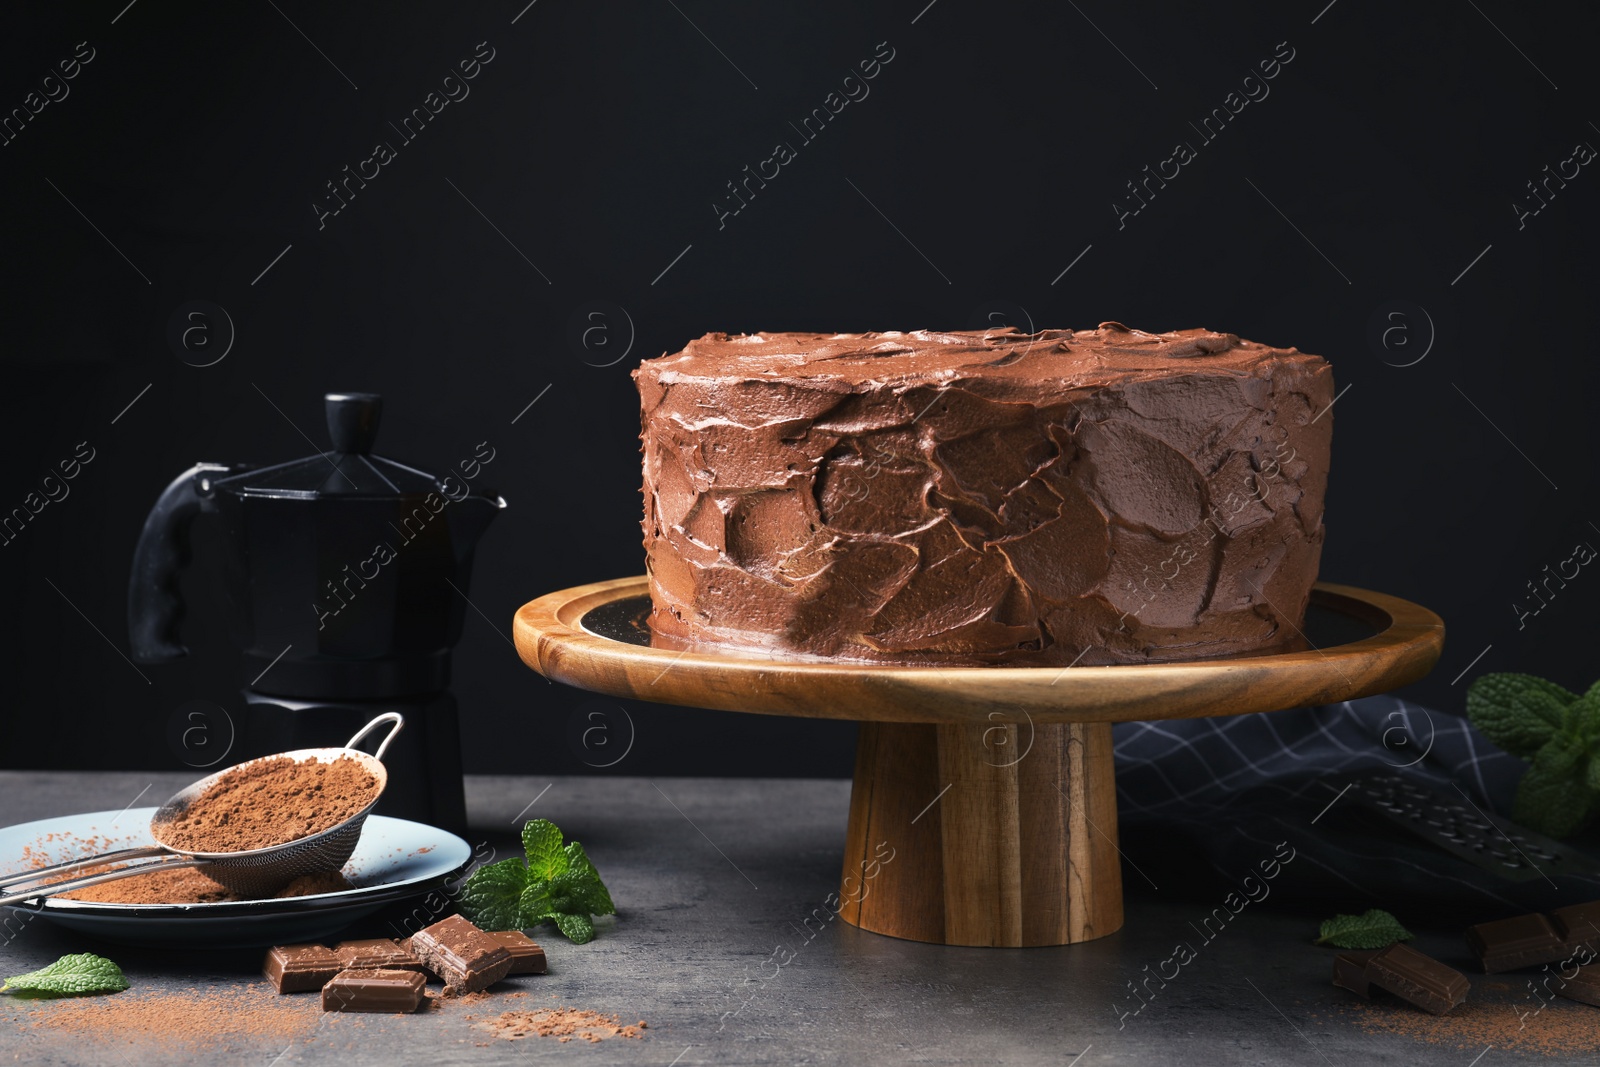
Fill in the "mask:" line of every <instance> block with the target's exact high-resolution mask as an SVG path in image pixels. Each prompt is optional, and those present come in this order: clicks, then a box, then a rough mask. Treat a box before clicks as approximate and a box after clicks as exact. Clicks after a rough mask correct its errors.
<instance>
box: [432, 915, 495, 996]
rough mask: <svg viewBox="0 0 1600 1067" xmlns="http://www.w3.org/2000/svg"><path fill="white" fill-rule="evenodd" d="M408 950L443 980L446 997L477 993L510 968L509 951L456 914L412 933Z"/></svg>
mask: <svg viewBox="0 0 1600 1067" xmlns="http://www.w3.org/2000/svg"><path fill="white" fill-rule="evenodd" d="M411 950H412V951H413V952H415V953H416V954H417V958H418V959H420V960H421V961H422V963H423V966H425V967H427V968H428V970H430V971H432V972H433V973H434V974H436V975H438V976H439V978H440V979H442V980H443V981H444V994H445V996H447V997H450V996H456V995H457V994H460V993H476V992H477V991H478V990H480V989H483V988H485V987H486V986H491V985H493V984H494V983H496V982H498V981H500V979H502V978H504V977H505V976H506V972H508V971H509V970H511V953H510V951H509V950H507V949H506V947H505V946H504V945H502V944H501V943H500V942H498V941H496V940H495V939H494V938H492V937H490V936H489V935H488V934H486V933H484V932H483V931H482V930H480V929H478V928H477V927H476V926H474V925H472V923H470V922H468V921H467V920H466V919H464V918H462V917H461V916H459V915H452V916H450V918H448V919H443V920H440V921H439V922H436V923H434V924H433V925H432V926H429V927H427V928H426V929H423V930H419V931H418V932H417V933H415V934H412V935H411Z"/></svg>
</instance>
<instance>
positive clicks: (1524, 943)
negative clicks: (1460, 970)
mask: <svg viewBox="0 0 1600 1067" xmlns="http://www.w3.org/2000/svg"><path fill="white" fill-rule="evenodd" d="M1467 947H1468V948H1470V949H1472V952H1473V954H1474V955H1475V956H1477V957H1478V962H1480V963H1481V964H1483V973H1484V974H1495V973H1497V972H1499V971H1514V970H1516V969H1517V968H1519V967H1537V966H1538V965H1539V964H1541V963H1555V962H1556V961H1558V960H1563V959H1565V958H1566V957H1567V956H1568V955H1569V954H1570V953H1571V949H1570V948H1569V947H1568V946H1567V943H1566V940H1565V939H1564V938H1563V937H1562V935H1561V932H1560V931H1559V930H1557V928H1556V927H1555V926H1553V925H1551V923H1550V920H1548V919H1546V918H1545V917H1544V916H1543V915H1539V914H1537V913H1536V914H1532V915H1517V916H1514V917H1513V918H1510V919H1500V920H1498V921H1496V922H1489V923H1479V924H1478V925H1477V926H1469V927H1467Z"/></svg>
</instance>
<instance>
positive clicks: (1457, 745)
mask: <svg viewBox="0 0 1600 1067" xmlns="http://www.w3.org/2000/svg"><path fill="white" fill-rule="evenodd" d="M1115 738H1116V754H1117V796H1118V801H1119V820H1120V824H1121V826H1122V827H1123V839H1124V840H1123V850H1124V853H1125V855H1126V857H1127V859H1128V861H1129V863H1130V864H1131V865H1134V866H1135V867H1137V868H1139V869H1141V870H1136V871H1128V872H1125V873H1124V881H1125V882H1128V883H1129V884H1135V883H1137V882H1138V880H1139V877H1140V873H1141V872H1142V873H1144V874H1145V875H1146V879H1145V880H1147V881H1152V882H1155V883H1159V882H1160V881H1161V879H1160V877H1159V876H1158V875H1155V874H1154V872H1153V871H1152V868H1159V869H1161V870H1163V871H1164V872H1166V873H1168V874H1169V875H1170V876H1171V877H1172V878H1173V879H1180V878H1182V877H1183V876H1184V874H1185V873H1186V872H1187V871H1192V861H1193V860H1194V859H1196V858H1201V859H1204V860H1205V861H1206V862H1208V863H1209V864H1210V866H1211V867H1212V868H1213V869H1214V870H1215V871H1216V873H1217V874H1218V875H1220V876H1221V877H1222V878H1223V879H1224V880H1225V881H1226V882H1228V883H1229V884H1232V885H1236V884H1237V883H1238V880H1239V879H1240V878H1242V877H1244V876H1245V875H1246V874H1249V873H1252V872H1253V871H1254V869H1255V867H1256V865H1257V862H1258V861H1259V860H1261V859H1263V858H1266V857H1267V856H1270V855H1271V853H1272V849H1273V847H1274V846H1275V845H1276V844H1277V843H1278V842H1280V841H1288V842H1289V843H1290V844H1291V845H1293V846H1294V848H1295V849H1296V851H1297V853H1298V856H1297V859H1296V861H1295V862H1293V863H1291V864H1288V865H1286V866H1285V867H1284V869H1283V871H1284V873H1283V875H1282V876H1280V877H1279V879H1278V880H1277V882H1276V883H1275V888H1276V889H1277V890H1283V889H1287V890H1288V891H1289V892H1290V893H1291V894H1293V895H1295V896H1298V897H1305V898H1316V899H1333V900H1338V901H1339V902H1340V904H1341V908H1342V909H1343V910H1347V911H1348V910H1349V909H1350V908H1353V907H1357V906H1372V907H1388V908H1393V907H1395V906H1397V902H1398V901H1401V900H1404V899H1406V898H1413V897H1414V898H1419V899H1422V900H1426V901H1428V902H1429V903H1430V904H1449V903H1454V904H1459V905H1461V906H1462V907H1463V908H1467V909H1472V908H1477V909H1478V910H1480V911H1483V912H1484V914H1485V915H1487V916H1489V917H1494V916H1495V915H1498V914H1501V913H1504V912H1505V911H1507V910H1508V909H1509V910H1530V909H1534V908H1545V907H1552V906H1561V905H1563V904H1570V903H1572V902H1573V901H1574V900H1589V899H1594V898H1596V897H1600V878H1594V877H1588V876H1583V875H1577V874H1572V875H1563V876H1558V877H1557V878H1556V879H1555V883H1554V884H1552V883H1551V882H1549V881H1547V880H1545V879H1537V880H1535V881H1530V882H1520V883H1519V882H1509V881H1506V880H1504V879H1502V878H1500V877H1498V876H1496V875H1494V874H1491V873H1490V872H1488V871H1485V870H1483V869H1481V868H1479V867H1477V866H1475V865H1473V864H1471V863H1468V862H1466V861H1465V860H1461V859H1458V858H1456V857H1455V856H1453V855H1451V854H1449V853H1447V852H1445V851H1443V850H1442V849H1439V848H1437V847H1435V846H1433V845H1431V844H1428V843H1427V842H1426V841H1424V840H1422V839H1421V838H1417V837H1414V836H1412V835H1409V834H1406V833H1405V832H1404V831H1401V830H1399V829H1398V828H1396V829H1395V830H1393V831H1392V832H1386V831H1387V827H1383V828H1381V829H1375V826H1376V824H1375V823H1374V822H1373V821H1372V820H1371V819H1370V818H1369V819H1365V820H1360V819H1353V818H1351V817H1350V816H1351V815H1356V814H1358V812H1350V813H1349V814H1346V813H1344V812H1341V811H1340V805H1343V806H1344V807H1345V808H1347V809H1349V808H1353V807H1354V805H1353V803H1352V802H1351V801H1350V798H1348V797H1345V798H1344V799H1343V800H1340V801H1339V802H1338V803H1336V804H1334V806H1333V807H1332V808H1331V809H1329V811H1328V813H1327V814H1326V815H1323V812H1324V809H1326V808H1328V806H1329V803H1330V802H1331V801H1333V800H1334V798H1335V797H1336V796H1337V795H1338V793H1339V790H1340V789H1341V788H1342V785H1341V784H1333V783H1331V782H1330V779H1333V778H1335V777H1336V776H1338V775H1341V774H1353V773H1362V772H1377V771H1382V772H1387V773H1391V774H1397V775H1400V776H1402V777H1403V778H1405V779H1407V780H1410V781H1413V782H1416V783H1417V784H1419V785H1423V786H1426V787H1430V788H1436V789H1438V788H1442V789H1444V790H1446V791H1452V792H1453V790H1451V784H1452V783H1453V784H1455V785H1457V786H1459V787H1460V788H1461V789H1463V790H1464V791H1466V792H1467V793H1468V794H1470V795H1471V797H1472V800H1473V802H1474V803H1476V804H1478V805H1480V806H1482V807H1483V808H1484V809H1485V810H1487V811H1489V812H1492V813H1494V814H1497V815H1509V814H1510V811H1511V802H1512V798H1513V796H1514V795H1515V792H1516V786H1517V782H1518V780H1519V779H1520V778H1521V776H1522V774H1523V772H1524V771H1525V770H1526V769H1527V764H1526V763H1524V762H1523V761H1522V760H1519V759H1516V758H1514V757H1512V756H1510V755H1507V754H1506V753H1505V752H1502V751H1501V750H1500V749H1498V748H1496V747H1495V746H1494V745H1493V744H1491V743H1490V742H1489V741H1488V740H1487V739H1486V738H1485V737H1484V736H1483V735H1482V734H1481V733H1479V732H1478V731H1477V730H1476V729H1474V728H1473V727H1472V725H1471V724H1470V723H1469V722H1467V721H1466V720H1465V719H1463V718H1460V717H1457V716H1455V715H1449V714H1446V713H1443V712H1439V711H1433V710H1430V709H1427V708H1423V707H1420V706H1418V705H1416V704H1408V703H1406V702H1404V701H1401V700H1398V699H1396V698H1394V697H1389V696H1379V697H1369V698H1367V699H1365V700H1355V701H1346V702H1345V703H1342V704H1327V705H1321V706H1316V707H1309V708H1299V709H1296V710H1293V711H1280V712H1273V713H1271V714H1265V715H1239V716H1235V717H1232V718H1221V719H1181V720H1171V721H1166V722H1134V723H1124V724H1121V725H1119V726H1117V727H1116V732H1115ZM1313 819H1316V823H1315V824H1314V825H1313V823H1312V820H1313ZM1579 844H1580V847H1581V845H1582V843H1581V842H1580V843H1579ZM1184 863H1188V864H1189V866H1188V867H1184Z"/></svg>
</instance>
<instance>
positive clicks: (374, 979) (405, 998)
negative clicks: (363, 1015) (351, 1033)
mask: <svg viewBox="0 0 1600 1067" xmlns="http://www.w3.org/2000/svg"><path fill="white" fill-rule="evenodd" d="M427 984H428V980H427V979H426V978H424V977H422V974H421V973H420V972H418V971H399V970H395V969H393V968H382V967H364V968H360V969H358V970H348V971H340V972H339V973H338V974H336V975H334V976H333V978H331V979H330V980H329V981H328V984H327V985H325V986H323V987H322V1010H323V1011H369V1012H408V1011H416V1010H417V1008H418V1007H420V1006H421V1005H422V1000H423V996H424V992H425V990H426V988H427Z"/></svg>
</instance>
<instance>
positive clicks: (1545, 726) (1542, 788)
mask: <svg viewBox="0 0 1600 1067" xmlns="http://www.w3.org/2000/svg"><path fill="white" fill-rule="evenodd" d="M1467 715H1468V716H1469V717H1470V718H1471V719H1472V723H1473V725H1474V726H1476V727H1477V728H1478V729H1479V730H1482V731H1483V733H1484V736H1486V737H1488V738H1489V740H1490V741H1493V742H1494V743H1495V744H1496V745H1499V746H1500V747H1501V748H1503V749H1505V750H1506V751H1507V752H1509V753H1511V754H1512V755H1513V756H1520V757H1522V758H1523V759H1525V760H1528V761H1529V764H1530V766H1529V767H1528V771H1527V773H1526V774H1524V775H1523V776H1522V781H1521V782H1520V783H1518V785H1517V796H1516V800H1515V801H1514V802H1513V804H1512V809H1511V814H1512V817H1513V818H1515V819H1516V820H1517V821H1518V822H1520V823H1522V824H1523V825H1524V826H1527V827H1529V828H1530V829H1533V830H1537V831H1539V832H1540V833H1542V834H1547V835H1549V836H1550V837H1557V838H1561V837H1569V836H1571V835H1572V834H1574V833H1577V832H1578V831H1579V830H1581V829H1583V827H1584V826H1585V825H1586V824H1587V823H1588V822H1589V821H1590V820H1591V819H1593V818H1594V817H1595V816H1596V815H1597V814H1600V682H1596V683H1595V684H1594V685H1592V686H1590V687H1589V691H1588V692H1586V693H1584V694H1583V695H1582V696H1579V695H1578V694H1576V693H1573V692H1570V691H1569V690H1567V689H1564V688H1562V687H1561V686H1559V685H1557V684H1555V683H1554V682H1551V681H1547V680H1546V679H1543V678H1539V677H1536V676H1535V675H1531V674H1485V675H1483V676H1482V677H1480V678H1478V679H1477V680H1476V681H1474V682H1473V683H1472V687H1471V688H1470V689H1468V690H1467Z"/></svg>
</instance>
